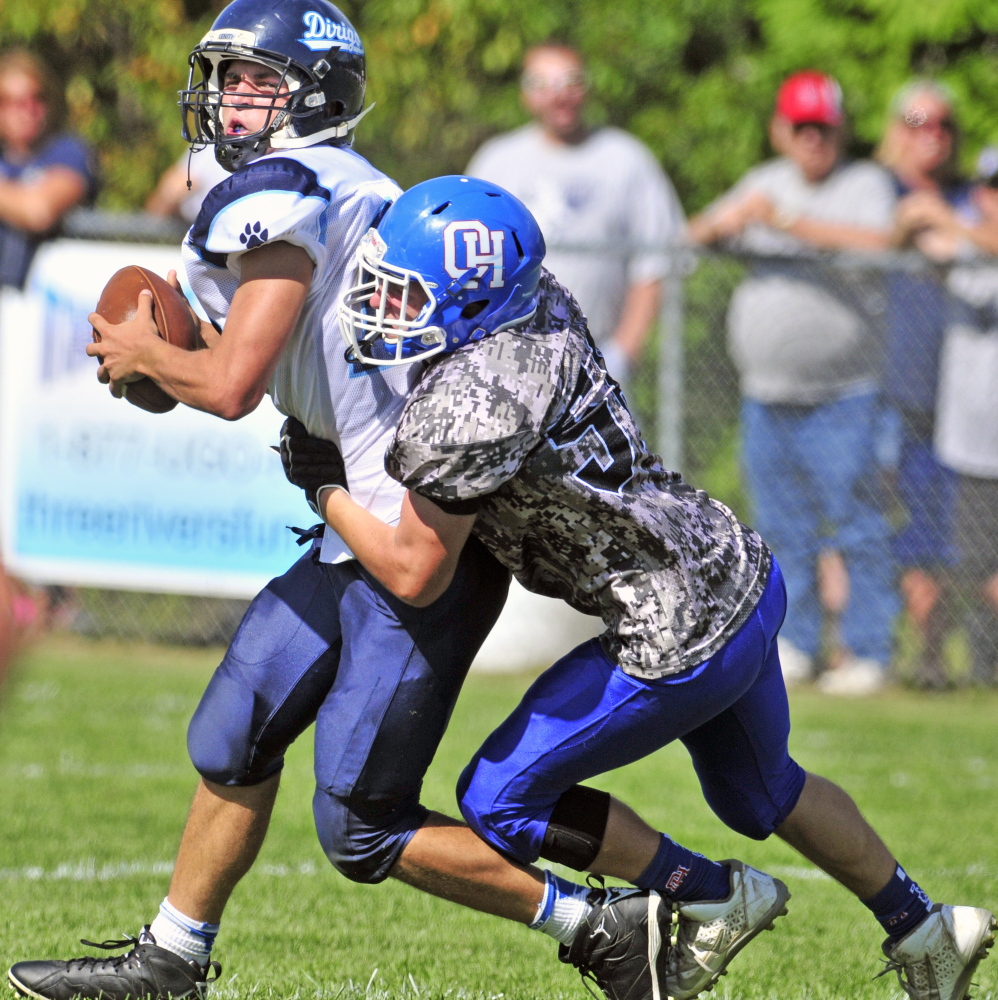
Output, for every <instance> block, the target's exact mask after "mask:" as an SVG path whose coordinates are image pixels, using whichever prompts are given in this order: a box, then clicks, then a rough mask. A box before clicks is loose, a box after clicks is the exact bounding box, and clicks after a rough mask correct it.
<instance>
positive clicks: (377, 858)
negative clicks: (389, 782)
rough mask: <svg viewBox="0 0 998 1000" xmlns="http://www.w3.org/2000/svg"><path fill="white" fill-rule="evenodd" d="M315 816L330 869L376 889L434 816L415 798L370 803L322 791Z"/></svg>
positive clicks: (314, 804) (319, 790)
mask: <svg viewBox="0 0 998 1000" xmlns="http://www.w3.org/2000/svg"><path fill="white" fill-rule="evenodd" d="M312 814H313V816H314V817H315V829H316V833H318V835H319V843H320V844H321V845H322V850H323V851H324V852H325V855H326V857H327V858H328V859H329V863H330V864H331V865H332V866H333V867H334V868H335V869H336V870H337V871H338V872H339V873H340V874H341V875H343V876H345V877H346V878H348V879H350V881H351V882H363V883H368V884H371V883H376V882H383V881H384V880H385V879H386V878H388V874H389V872H390V871H391V869H392V866H393V865H394V864H395V862H396V861H397V860H398V857H399V855H400V854H401V853H402V851H403V850H404V849H405V846H406V844H408V843H409V841H410V840H411V839H412V835H413V834H414V833H415V832H416V831H417V830H418V829H419V828H420V827H421V826H422V825H423V823H424V822H426V817H427V815H428V814H429V813H428V810H427V809H425V808H424V807H423V806H421V805H420V804H419V798H418V796H416V795H413V796H407V797H406V798H405V799H403V800H398V801H395V800H389V801H379V802H367V801H363V800H359V801H354V800H351V799H350V798H349V797H344V796H340V795H336V794H335V793H333V792H329V791H327V790H326V789H323V788H317V789H316V790H315V795H314V797H313V799H312Z"/></svg>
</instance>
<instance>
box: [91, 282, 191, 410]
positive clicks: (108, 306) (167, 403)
mask: <svg viewBox="0 0 998 1000" xmlns="http://www.w3.org/2000/svg"><path fill="white" fill-rule="evenodd" d="M143 289H148V290H149V291H150V292H152V302H153V312H152V314H153V319H154V320H155V321H156V328H157V329H158V330H159V335H160V336H161V337H162V338H163V339H164V340H165V341H166V342H167V343H168V344H173V346H174V347H180V348H182V349H183V350H185V351H196V350H199V349H200V348H202V347H204V341H203V340H202V339H201V326H200V323H198V322H197V320H196V319H195V317H194V315H193V313H192V312H191V309H190V306H189V305H188V304H187V299H185V298H184V296H183V295H182V294H181V293H180V292H178V291H177V290H176V289H175V288H174V287H173V286H172V285H170V284H169V283H168V282H167V281H166V280H165V279H163V278H161V277H160V276H159V275H158V274H154V273H153V272H152V271H150V270H148V269H147V268H144V267H139V266H138V265H137V264H131V265H129V266H128V267H123V268H121V270H120V271H115V272H114V274H112V275H111V278H110V280H109V281H108V283H107V284H106V285H105V286H104V291H103V292H101V296H100V300H99V301H98V303H97V306H96V308H95V309H94V312H97V313H99V314H100V315H101V316H103V317H104V319H106V320H107V321H108V322H109V323H115V324H117V323H124V322H126V321H127V320H130V319H132V318H133V317H134V316H135V310H136V307H137V305H138V301H139V292H141V291H143ZM93 335H94V342H95V343H99V342H100V334H99V333H98V332H97V331H96V330H94V331H93ZM124 390H125V399H127V400H128V402H129V403H132V404H133V405H134V406H138V407H140V408H141V409H143V410H148V411H149V412H150V413H167V412H168V411H170V410H172V409H173V408H174V407H175V406H176V405H177V401H176V400H175V399H174V398H173V397H172V396H171V395H169V394H168V393H167V392H165V391H164V390H163V389H161V388H160V387H159V386H158V385H157V384H156V383H155V382H154V381H153V380H152V379H150V378H140V379H138V380H136V381H135V382H129V383H127V385H125V387H124Z"/></svg>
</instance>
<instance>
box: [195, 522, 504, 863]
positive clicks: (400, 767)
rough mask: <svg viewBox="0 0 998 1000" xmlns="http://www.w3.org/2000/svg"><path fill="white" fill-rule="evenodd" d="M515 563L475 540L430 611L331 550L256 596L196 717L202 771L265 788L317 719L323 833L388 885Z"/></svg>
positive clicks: (337, 853) (420, 817)
mask: <svg viewBox="0 0 998 1000" xmlns="http://www.w3.org/2000/svg"><path fill="white" fill-rule="evenodd" d="M508 586H509V574H508V573H507V571H506V570H505V569H504V568H503V567H502V566H501V565H500V564H499V563H498V562H497V561H496V560H495V559H494V558H493V557H492V556H491V555H490V554H489V553H488V552H487V551H486V550H485V548H484V547H483V546H482V545H481V543H480V542H478V541H477V540H476V539H474V538H472V539H470V540H469V541H468V543H467V544H466V545H465V547H464V551H463V553H462V555H461V559H460V561H459V563H458V567H457V572H456V573H455V576H454V580H453V582H452V583H451V585H450V587H449V588H448V589H447V591H446V592H445V593H444V594H443V595H442V596H441V597H440V598H439V599H438V600H436V601H434V603H433V604H431V605H430V606H429V607H428V608H413V607H410V606H409V605H407V604H404V603H403V602H402V601H399V600H398V599H396V598H395V597H393V596H392V595H391V594H390V593H388V591H386V590H385V589H384V588H383V587H382V586H381V585H380V584H378V583H377V581H375V580H374V579H373V578H372V577H371V576H370V575H368V574H367V573H366V572H365V571H364V570H363V569H362V568H361V567H360V565H359V563H357V562H353V561H351V562H346V563H341V564H339V565H329V564H325V563H320V562H319V561H318V547H317V546H314V547H313V549H312V550H311V551H310V552H309V553H307V554H306V555H304V556H303V557H302V558H301V559H299V560H298V562H297V563H295V565H294V566H292V567H291V569H290V570H288V572H287V573H285V574H284V575H283V576H281V577H278V578H277V579H275V580H272V581H271V582H270V583H269V584H268V585H267V586H266V588H265V589H264V590H263V591H262V592H261V593H260V594H259V595H257V597H256V598H255V600H254V601H253V603H252V604H251V605H250V607H249V610H248V611H247V612H246V616H245V617H244V618H243V621H242V624H241V625H240V626H239V630H238V631H237V632H236V635H235V637H234V638H233V640H232V644H231V645H230V646H229V649H228V651H227V652H226V654H225V659H224V660H222V663H221V665H220V666H219V667H218V669H217V670H216V671H215V674H214V676H213V677H212V679H211V682H210V683H209V685H208V689H207V691H206V692H205V694H204V697H203V698H202V700H201V704H200V705H199V706H198V709H197V711H196V712H195V714H194V718H193V719H192V720H191V725H190V729H189V731H188V737H187V744H188V749H189V751H190V755H191V760H192V761H193V762H194V766H195V767H196V768H197V770H198V772H199V773H200V774H201V775H202V776H203V777H204V778H206V779H208V780H209V781H213V782H216V783H217V784H221V785H235V786H246V785H254V784H259V783H260V782H262V781H264V780H266V779H267V778H268V777H270V776H271V775H274V774H276V773H277V772H278V771H280V770H281V768H282V767H283V765H284V752H285V751H286V750H287V748H288V747H289V746H290V745H291V744H292V743H293V742H294V740H295V739H296V738H297V737H298V736H299V735H301V733H302V732H304V730H305V729H307V728H308V726H309V725H311V724H312V722H315V724H316V728H315V781H316V791H315V797H314V800H313V811H314V814H315V824H316V829H317V830H318V833H319V840H320V841H321V843H322V847H323V850H325V852H326V855H327V857H328V858H329V860H330V861H331V862H332V863H333V865H335V866H336V868H337V869H338V870H339V871H340V872H342V873H343V874H344V875H346V876H347V877H348V878H351V879H354V880H355V881H359V882H379V881H381V880H382V879H384V878H386V877H387V875H388V872H389V870H390V869H391V867H392V865H393V864H394V863H395V860H396V858H397V857H398V856H399V854H400V853H401V852H402V850H403V848H404V847H405V845H406V844H407V843H408V842H409V840H410V839H411V838H412V835H413V834H414V833H415V831H416V830H417V829H419V827H420V826H421V825H422V824H423V822H424V820H425V818H426V815H427V811H426V809H424V808H423V807H422V806H421V805H420V804H419V793H420V788H421V786H422V781H423V775H424V774H425V773H426V769H427V767H429V765H430V761H431V760H432V759H433V755H434V753H435V752H436V749H437V745H438V744H439V742H440V739H441V737H442V736H443V734H444V730H445V729H446V727H447V722H448V720H449V719H450V714H451V711H452V709H453V707H454V702H455V700H456V699H457V695H458V692H459V691H460V689H461V684H462V683H463V681H464V678H465V675H466V674H467V672H468V668H469V667H470V666H471V661H472V660H473V659H474V657H475V654H476V653H477V652H478V649H479V647H480V646H481V644H482V642H484V640H485V637H486V636H487V635H488V633H489V630H490V629H491V628H492V626H493V625H494V624H495V621H496V619H497V618H498V616H499V612H500V611H501V610H502V606H503V603H504V602H505V600H506V591H507V588H508Z"/></svg>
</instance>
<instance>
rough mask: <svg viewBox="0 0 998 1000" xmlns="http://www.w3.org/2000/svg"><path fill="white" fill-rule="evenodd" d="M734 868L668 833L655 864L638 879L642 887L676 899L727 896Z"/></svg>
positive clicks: (652, 863)
mask: <svg viewBox="0 0 998 1000" xmlns="http://www.w3.org/2000/svg"><path fill="white" fill-rule="evenodd" d="M730 883H731V870H730V869H729V868H728V866H727V865H719V864H718V863H717V862H716V861H711V860H710V859H709V858H705V857H704V856H703V855H702V854H697V853H696V852H695V851H691V850H690V849H689V848H688V847H683V846H682V844H677V843H676V842H675V841H674V840H670V839H669V838H668V837H667V836H666V835H665V834H664V833H663V834H662V841H661V843H660V844H659V845H658V852H657V853H656V854H655V857H654V858H652V861H651V864H650V865H649V866H648V867H647V868H646V869H645V870H644V871H643V872H642V873H641V874H640V875H639V876H638V877H637V879H635V882H634V884H635V885H636V886H637V887H638V888H639V889H657V890H658V891H659V892H660V893H662V894H663V895H664V896H668V897H669V899H672V900H675V901H676V902H683V901H685V900H700V899H727V898H728V895H729V894H730V892H731V885H730Z"/></svg>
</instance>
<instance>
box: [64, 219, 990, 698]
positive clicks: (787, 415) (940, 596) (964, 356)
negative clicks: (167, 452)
mask: <svg viewBox="0 0 998 1000" xmlns="http://www.w3.org/2000/svg"><path fill="white" fill-rule="evenodd" d="M91 221H92V220H90V219H89V218H88V219H84V220H83V222H86V223H87V224H88V225H89V224H90V223H91ZM81 225H82V223H81ZM98 228H99V227H98ZM102 235H103V231H102ZM149 235H150V234H145V236H146V238H148V236H149ZM167 235H169V236H171V237H172V236H173V235H174V234H172V233H170V234H166V233H164V238H166V236H167ZM573 249H577V248H573ZM663 284H664V293H665V294H664V296H663V304H662V309H661V315H660V319H659V322H658V324H657V328H656V329H655V331H654V332H653V334H652V336H651V338H650V339H649V341H648V343H647V345H646V348H645V351H644V354H643V357H642V359H641V362H640V363H639V364H638V365H636V366H635V368H634V370H633V371H632V373H631V378H630V381H629V384H628V396H629V402H630V403H631V405H632V408H633V409H634V410H635V411H636V413H637V414H638V416H639V419H640V421H641V424H642V426H643V428H644V429H645V432H646V434H647V436H648V438H649V440H650V441H651V442H653V443H654V445H655V447H656V449H657V450H658V451H659V452H660V453H661V454H662V456H663V459H664V461H665V464H666V465H667V466H669V467H673V468H679V469H681V470H682V471H683V473H684V475H685V476H686V478H687V479H688V480H689V481H690V482H692V483H693V484H694V485H696V486H697V487H701V488H703V489H705V490H706V491H708V492H709V493H710V494H711V495H712V496H714V497H717V498H718V499H719V500H721V501H723V502H724V503H726V504H728V505H729V506H730V507H732V508H733V509H734V510H735V511H736V512H737V513H738V515H739V516H740V517H741V518H743V519H744V520H746V521H747V522H748V523H749V524H752V525H753V526H754V527H757V528H758V529H759V530H760V531H761V533H762V534H763V536H764V537H765V538H766V539H767V541H769V543H770V545H771V546H772V548H773V549H774V551H775V553H776V555H777V558H778V559H779V560H780V563H781V566H782V568H783V571H784V575H785V577H786V579H787V584H788V593H789V599H790V606H789V610H788V616H787V621H786V624H785V626H784V630H783V633H782V634H781V640H782V644H781V653H784V651H785V650H788V651H789V655H791V656H792V655H793V654H794V653H795V652H799V653H802V654H804V655H805V657H806V658H808V660H809V662H810V665H811V667H813V669H814V670H815V671H821V670H824V669H828V668H829V667H835V666H836V665H837V664H838V663H840V662H841V661H843V659H847V658H849V657H859V658H863V659H868V660H874V661H877V662H879V663H881V664H882V665H884V666H890V668H891V669H892V670H893V671H894V673H895V675H896V676H898V677H899V678H901V679H903V680H907V681H911V682H914V683H918V684H922V685H926V686H944V685H949V684H963V683H972V682H979V683H987V684H991V683H994V682H995V673H996V669H998V313H996V303H998V265H996V264H993V263H991V262H988V261H986V260H984V261H981V260H967V261H961V262H959V263H957V264H950V265H937V264H933V263H931V262H929V261H928V260H926V259H925V258H924V257H922V256H921V255H919V254H914V253H911V254H881V255H876V256H874V255H861V254H855V253H851V254H845V253H842V254H821V253H811V254H807V255H795V256H782V257H780V256H769V257H760V256H751V255H744V254H742V255H739V254H733V253H716V252H709V253H708V252H701V251H697V252H694V251H691V250H688V249H684V250H682V251H676V252H674V253H673V255H672V267H671V271H670V276H669V277H668V278H666V279H665V281H664V283H663ZM49 594H50V601H51V605H52V610H53V620H54V621H56V622H58V623H61V624H62V626H63V627H65V628H69V629H72V630H74V631H77V632H81V633H84V634H87V635H97V636H114V637H120V638H141V639H146V640H151V641H156V642H176V643H196V644H203V643H221V642H225V641H227V640H228V639H229V638H230V636H231V635H232V633H233V631H234V629H235V627H236V626H237V625H238V622H239V620H240V618H241V616H242V613H243V612H244V610H245V608H246V602H243V601H234V600H222V599H213V598H205V597H184V596H178V595H164V594H140V593H132V592H119V591H108V590H99V589H77V590H64V589H62V588H50V590H49ZM784 659H786V656H785V657H784Z"/></svg>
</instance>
